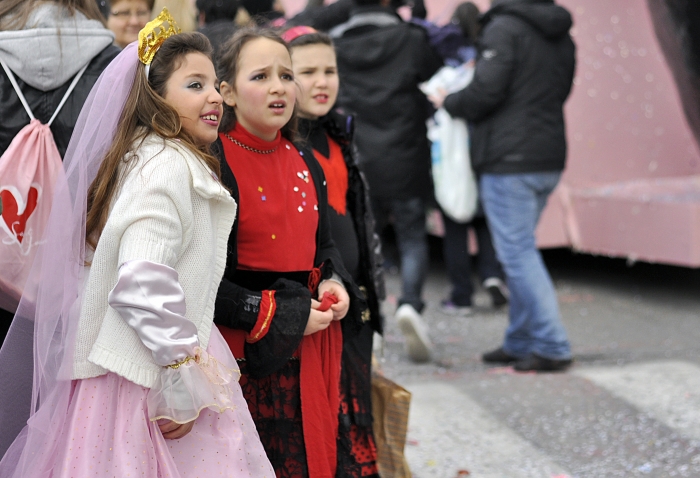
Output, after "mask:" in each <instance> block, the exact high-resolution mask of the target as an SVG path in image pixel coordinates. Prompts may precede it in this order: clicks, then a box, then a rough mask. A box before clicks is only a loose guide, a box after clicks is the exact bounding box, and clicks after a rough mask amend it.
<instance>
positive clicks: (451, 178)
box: [421, 64, 478, 223]
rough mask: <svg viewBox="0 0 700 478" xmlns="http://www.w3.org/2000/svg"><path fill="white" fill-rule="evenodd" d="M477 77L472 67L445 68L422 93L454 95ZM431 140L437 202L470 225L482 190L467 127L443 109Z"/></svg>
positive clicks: (430, 129) (433, 124) (430, 131)
mask: <svg viewBox="0 0 700 478" xmlns="http://www.w3.org/2000/svg"><path fill="white" fill-rule="evenodd" d="M473 77H474V68H473V67H472V66H470V65H468V64H464V65H461V66H459V67H456V68H455V67H450V66H445V67H443V68H441V69H440V70H439V71H438V72H437V73H436V74H435V75H434V76H433V77H432V78H431V79H430V80H429V81H428V82H426V83H424V84H423V85H421V90H422V91H423V92H424V93H425V94H426V95H434V94H436V93H437V92H438V90H440V89H441V90H444V91H447V92H448V93H454V92H456V91H459V90H461V89H462V88H464V87H465V86H467V85H468V84H469V83H470V82H471V80H472V78H473ZM428 139H429V140H430V141H431V142H432V150H431V156H432V162H433V168H432V169H433V184H434V186H435V199H436V200H437V202H438V204H439V205H440V207H441V208H442V210H443V212H444V213H445V214H447V215H448V216H449V217H450V218H451V219H452V220H454V221H456V222H459V223H465V222H469V221H470V220H471V219H472V218H473V217H474V214H475V213H476V209H477V203H478V189H477V184H476V177H475V176H474V171H473V170H472V167H471V158H470V155H469V130H468V129H467V124H466V122H465V121H464V120H462V119H459V118H452V116H450V114H449V113H448V112H447V111H445V109H444V108H440V109H439V110H437V112H436V113H435V115H434V116H433V118H431V119H430V120H429V121H428Z"/></svg>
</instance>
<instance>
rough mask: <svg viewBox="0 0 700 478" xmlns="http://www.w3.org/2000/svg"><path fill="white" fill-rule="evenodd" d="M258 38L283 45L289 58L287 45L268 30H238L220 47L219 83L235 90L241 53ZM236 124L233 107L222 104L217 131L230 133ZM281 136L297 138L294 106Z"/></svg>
mask: <svg viewBox="0 0 700 478" xmlns="http://www.w3.org/2000/svg"><path fill="white" fill-rule="evenodd" d="M258 38H266V39H268V40H272V41H274V42H277V43H279V44H280V45H283V46H284V48H285V49H286V50H287V52H289V56H290V58H291V56H292V54H291V52H290V50H289V45H287V44H286V43H285V42H284V40H282V38H281V37H280V36H279V34H278V33H277V32H276V31H275V30H272V29H270V28H261V27H248V28H243V29H241V30H238V31H237V32H236V33H234V34H233V36H232V37H231V38H230V39H229V40H228V41H227V42H226V43H224V45H223V46H222V47H221V55H220V56H219V58H218V62H217V63H218V65H217V68H216V73H217V76H218V77H219V81H225V82H226V83H228V84H229V85H231V87H233V88H235V85H236V77H237V76H238V67H239V63H240V58H241V51H242V50H243V47H244V46H245V45H246V44H247V43H249V42H251V41H253V40H257V39H258ZM235 124H236V111H235V110H234V109H233V107H231V106H229V105H227V104H226V102H224V115H223V116H222V118H221V123H220V124H219V131H223V132H226V131H230V130H231V129H232V128H233V127H234V126H235ZM281 131H282V136H284V137H285V138H287V139H288V140H290V141H295V140H296V138H297V114H296V106H295V107H294V111H293V112H292V117H291V118H290V119H289V121H288V122H287V124H286V125H284V126H283V127H282V129H281Z"/></svg>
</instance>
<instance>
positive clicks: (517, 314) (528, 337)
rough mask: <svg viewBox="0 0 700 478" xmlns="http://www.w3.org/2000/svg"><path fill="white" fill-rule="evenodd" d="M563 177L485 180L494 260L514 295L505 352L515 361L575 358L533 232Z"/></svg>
mask: <svg viewBox="0 0 700 478" xmlns="http://www.w3.org/2000/svg"><path fill="white" fill-rule="evenodd" d="M560 176H561V173H559V172H544V173H527V174H484V175H483V176H482V177H481V179H480V193H481V200H482V204H483V206H484V210H485V211H486V218H487V219H488V223H489V227H490V229H491V234H492V236H493V243H494V246H495V248H496V254H497V256H498V259H499V260H500V262H501V264H502V265H503V269H504V270H505V273H506V278H507V280H508V288H509V289H510V311H509V320H510V324H509V326H508V330H506V334H505V340H504V342H503V350H504V351H505V352H506V353H507V354H508V355H511V356H513V357H517V358H524V357H526V356H528V355H530V354H533V353H534V354H537V355H539V356H542V357H545V358H549V359H568V358H571V348H570V345H569V341H568V339H567V336H566V330H565V329H564V325H563V324H562V322H561V315H560V313H559V305H558V303H557V296H556V292H555V291H554V285H553V284H552V279H551V277H550V276H549V273H548V272H547V268H546V267H545V265H544V262H543V261H542V256H541V255H540V252H539V250H538V249H537V247H536V245H535V228H536V227H537V222H538V221H539V218H540V214H541V213H542V209H544V206H545V204H546V203H547V198H548V197H549V195H550V194H551V192H552V190H554V188H555V187H556V185H557V183H558V182H559V178H560Z"/></svg>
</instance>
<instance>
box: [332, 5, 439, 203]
mask: <svg viewBox="0 0 700 478" xmlns="http://www.w3.org/2000/svg"><path fill="white" fill-rule="evenodd" d="M331 35H332V36H333V37H334V41H335V45H336V51H337V56H338V72H339V75H340V93H339V97H338V103H337V104H338V106H341V107H342V108H343V109H344V110H346V111H347V112H349V113H352V114H353V115H354V116H355V119H356V123H355V128H356V129H355V140H356V144H357V149H358V152H359V157H358V159H359V163H360V167H361V168H362V170H363V171H364V172H365V174H366V175H367V180H368V181H369V185H370V194H371V195H372V197H377V198H383V199H407V198H411V197H416V196H422V197H429V196H430V194H431V191H432V189H431V188H432V181H431V178H430V148H429V144H428V139H427V137H426V126H425V120H426V119H427V118H428V116H429V115H430V113H431V111H430V107H429V104H428V102H427V100H426V98H425V95H424V94H423V93H421V91H420V90H419V89H418V85H419V84H420V83H422V82H423V81H426V80H427V79H429V78H430V77H431V76H432V75H433V74H434V73H435V72H436V71H437V70H438V69H439V68H440V66H441V65H442V60H441V59H440V58H439V57H438V55H437V54H436V53H435V52H434V51H433V49H432V48H431V47H430V45H429V43H428V38H427V35H426V33H425V31H424V30H423V29H422V28H420V27H418V26H416V25H412V24H409V23H405V22H403V21H402V20H401V19H400V18H399V17H398V16H397V15H396V13H394V12H393V11H392V10H391V9H389V8H384V7H378V6H366V7H358V8H356V9H355V10H353V12H352V15H351V17H350V20H349V21H348V22H347V23H345V24H343V25H339V26H338V27H336V28H335V29H333V30H331Z"/></svg>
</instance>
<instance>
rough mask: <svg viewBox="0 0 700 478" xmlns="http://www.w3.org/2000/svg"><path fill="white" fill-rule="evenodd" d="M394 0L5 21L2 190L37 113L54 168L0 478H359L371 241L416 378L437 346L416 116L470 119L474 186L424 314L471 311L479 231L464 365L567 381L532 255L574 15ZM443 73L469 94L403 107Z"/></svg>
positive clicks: (18, 302)
mask: <svg viewBox="0 0 700 478" xmlns="http://www.w3.org/2000/svg"><path fill="white" fill-rule="evenodd" d="M402 4H403V3H402V2H401V1H399V0H338V1H337V2H335V3H333V4H331V5H328V6H323V5H322V4H318V2H313V3H311V2H310V4H309V6H308V7H307V9H306V10H304V11H303V12H301V13H300V14H298V15H297V16H295V17H293V18H290V19H285V18H284V16H283V14H282V12H281V11H280V6H279V3H277V2H255V1H252V0H248V1H247V2H246V1H245V0H244V1H243V2H242V3H241V4H239V3H238V1H237V0H230V1H222V0H197V2H196V5H197V8H198V12H199V15H198V17H197V20H198V25H199V31H197V32H182V31H181V29H180V27H179V26H178V23H179V22H178V20H179V19H178V18H173V16H172V15H171V12H169V11H168V9H163V10H162V11H157V10H154V7H155V6H156V5H157V4H156V2H155V1H154V0H114V1H110V0H50V1H45V0H6V1H4V2H3V4H2V5H0V61H2V66H3V71H1V72H0V91H2V94H1V95H0V112H2V117H3V120H2V121H1V122H0V154H2V156H1V157H0V171H2V167H3V163H4V162H7V163H9V161H10V159H9V158H8V155H6V154H5V153H6V152H8V151H9V152H10V153H11V152H12V151H13V149H12V148H16V147H17V146H18V142H19V141H20V139H18V138H21V141H25V142H28V143H29V142H31V141H34V140H32V139H24V138H27V136H23V135H22V134H21V131H22V130H23V128H25V127H27V125H28V124H33V122H34V121H35V119H36V120H38V122H40V123H41V124H42V125H47V128H48V129H49V130H50V133H49V136H50V138H51V141H53V142H54V143H55V148H56V150H57V152H58V154H59V155H60V158H61V159H62V161H63V173H62V174H59V175H57V178H56V180H55V184H52V188H53V189H55V193H54V194H53V195H52V198H51V199H52V201H53V202H52V204H51V209H50V211H51V212H50V215H49V216H48V219H47V221H46V224H45V229H43V231H44V232H43V239H42V240H41V241H38V242H37V245H38V246H39V247H38V248H37V249H36V251H34V252H33V253H32V256H31V258H32V259H33V261H32V260H29V259H24V260H25V261H27V264H26V265H24V266H23V267H25V268H26V269H27V271H28V272H27V274H28V277H29V278H28V279H27V281H26V283H25V284H24V285H23V289H24V290H23V293H22V294H21V299H19V297H17V298H13V297H9V294H8V293H7V291H5V290H4V289H3V287H4V286H3V284H4V282H2V281H0V306H1V307H2V309H0V322H1V324H0V325H1V327H0V329H1V333H2V348H1V349H0V403H2V407H0V427H2V429H3V433H2V434H1V436H0V454H1V455H2V456H3V458H2V461H0V476H2V477H5V476H7V477H41V476H54V477H58V476H65V477H68V476H129V475H130V474H131V475H133V476H135V475H137V474H138V475H140V476H151V477H154V478H155V477H156V476H172V477H193V476H218V475H223V476H237V477H238V476H241V477H243V476H248V477H257V478H259V477H278V478H280V477H285V478H287V477H288V478H301V477H310V478H331V477H378V476H380V469H379V465H378V452H377V442H376V441H375V436H374V433H373V421H374V420H373V416H372V400H371V376H372V351H373V340H374V337H375V335H376V334H381V333H382V330H383V321H384V318H383V317H382V314H381V304H382V301H383V300H384V299H385V291H384V277H383V266H384V264H385V258H384V257H383V254H382V245H381V244H382V239H384V238H386V233H387V230H388V229H389V228H391V229H393V231H394V236H395V239H396V246H397V255H398V265H399V270H400V275H401V284H402V289H401V296H400V298H399V300H398V304H397V308H396V311H395V315H394V320H396V322H397V324H398V326H399V328H400V329H401V331H402V333H403V334H404V336H405V339H406V351H407V354H408V356H409V358H410V359H411V360H413V361H414V362H417V363H419V362H426V361H429V360H430V359H431V356H432V354H433V351H434V350H433V345H432V343H431V340H430V330H429V329H428V327H427V325H426V322H425V321H424V320H423V317H422V315H423V313H424V310H425V307H426V303H425V301H424V300H423V286H424V283H425V280H426V276H427V272H428V266H429V248H428V240H427V232H426V210H427V209H428V208H429V207H433V206H434V200H433V190H432V187H433V185H432V180H431V172H430V171H431V145H430V142H429V140H428V137H427V134H426V121H427V120H428V119H429V118H430V116H431V115H432V114H433V113H434V112H435V109H436V108H444V109H445V110H446V111H447V112H448V113H449V114H450V115H452V116H453V117H456V118H457V117H458V118H464V119H465V120H466V121H467V122H468V124H469V129H470V132H471V138H472V139H471V141H472V145H471V163H472V167H473V169H474V170H475V171H476V173H477V175H478V178H479V191H480V205H479V207H478V208H477V212H476V214H475V215H474V217H473V218H471V219H470V220H469V221H468V222H466V223H461V222H459V221H455V220H453V219H452V218H450V217H449V216H448V215H447V214H443V220H444V224H445V238H444V250H443V252H444V256H445V262H446V264H447V269H448V275H449V279H450V282H451V285H452V290H451V291H449V294H447V295H446V297H445V299H444V300H443V301H442V303H441V304H440V310H441V311H442V312H443V313H446V314H461V315H468V314H470V313H471V306H472V295H473V293H474V284H473V278H472V275H473V274H472V269H471V261H472V258H471V254H470V247H469V241H468V239H467V238H468V230H469V229H473V230H474V232H475V235H476V238H477V239H478V255H477V264H478V275H479V279H480V282H481V284H482V287H483V288H484V289H485V290H487V291H488V293H489V294H490V296H491V298H492V302H493V306H494V307H502V306H504V305H506V304H507V303H510V306H509V318H510V325H509V328H508V330H507V331H506V335H505V338H504V343H503V345H502V346H501V347H498V348H497V349H496V350H494V351H491V352H488V353H486V354H484V355H483V357H482V359H483V361H484V362H486V363H513V366H514V368H515V369H516V370H521V371H533V370H534V371H561V370H565V369H566V368H567V367H568V366H569V365H570V364H571V360H572V357H571V351H570V347H569V343H568V339H567V336H566V331H565V330H564V328H563V326H562V324H561V320H560V316H559V311H558V307H557V302H556V296H555V294H554V290H553V286H552V283H551V279H550V278H549V275H548V273H547V270H546V268H545V266H544V264H543V262H542V259H541V257H540V255H539V252H538V251H537V249H536V246H535V241H534V230H535V227H536V225H537V221H538V219H539V215H540V213H541V211H542V209H543V207H544V205H545V203H546V199H547V196H548V195H549V194H550V193H551V191H552V190H553V189H554V187H555V186H556V184H557V182H558V180H559V176H560V174H561V171H562V169H563V167H564V163H565V157H566V143H565V136H564V118H563V112H562V106H563V103H564V101H565V100H566V98H567V96H568V94H569V92H570V89H571V84H572V80H573V70H574V44H573V42H572V41H571V38H570V36H569V34H568V31H569V29H570V28H571V16H570V14H569V13H568V12H567V11H566V10H565V9H564V8H563V7H561V6H558V5H556V4H555V3H554V2H553V1H552V0H493V1H492V5H491V8H490V9H489V10H488V11H487V12H485V13H484V14H480V12H479V10H478V8H477V7H476V6H475V5H474V4H473V3H471V2H466V3H464V4H462V5H460V6H459V7H458V8H457V9H456V10H455V13H454V15H453V18H452V21H451V22H450V23H449V24H448V25H444V26H438V25H435V24H433V23H431V22H429V21H427V20H426V11H425V8H424V6H423V4H422V2H416V4H414V5H413V17H412V18H410V19H408V20H406V19H405V18H402V16H400V15H399V14H397V8H399V7H401V6H402ZM244 9H245V11H246V13H243V14H242V11H243V10H244ZM37 53H38V54H39V56H40V58H38V59H37V60H36V61H31V62H27V61H26V58H29V57H31V56H32V55H35V54H37ZM464 63H467V64H469V65H471V67H473V68H474V79H473V81H472V82H471V83H470V84H469V86H467V87H466V88H465V89H463V90H462V91H459V92H457V93H455V94H451V95H447V94H438V95H434V96H430V97H427V96H426V95H425V94H424V93H423V92H421V90H420V88H419V87H420V85H421V84H422V83H424V82H426V81H428V80H429V79H430V78H431V77H432V76H433V75H434V74H435V73H436V72H437V71H438V70H439V69H440V68H441V67H442V66H443V65H445V64H447V65H459V64H464ZM30 120H31V122H30ZM30 145H31V143H30ZM433 154H434V152H433ZM15 161H18V159H15ZM465 161H469V158H465ZM16 169H17V168H16ZM20 169H21V168H20ZM32 174H38V173H36V172H35V171H27V172H26V175H32ZM3 180H4V178H0V193H2V196H0V199H2V202H1V203H0V212H3V211H9V212H7V213H6V214H3V216H2V223H3V224H4V225H5V226H7V227H4V228H2V229H0V233H3V234H8V235H9V239H7V238H3V241H2V244H4V245H8V247H9V245H17V246H19V245H21V242H22V240H23V237H27V235H26V234H27V231H28V230H29V227H30V226H28V225H27V224H30V223H28V222H27V221H28V218H29V217H30V216H31V214H32V210H33V207H35V206H28V203H27V200H26V199H22V200H19V199H18V197H17V195H18V194H20V193H19V192H17V191H18V189H17V188H16V187H14V186H12V185H5V184H4V183H3ZM31 184H32V185H33V186H32V187H34V188H35V189H39V196H38V199H36V201H39V200H44V199H45V198H43V197H41V196H40V194H41V187H40V186H38V185H37V184H36V183H31ZM20 199H21V198H20ZM22 201H24V202H22ZM9 214H12V215H13V216H12V220H13V221H15V222H12V223H9V222H8V219H7V218H9V217H10V216H9ZM3 224H0V225H3ZM20 225H21V230H20V229H19V228H20ZM30 225H31V224H30ZM25 228H26V229H27V230H26V231H25ZM18 231H20V232H18ZM25 245H26V244H25ZM3 260H4V259H3V256H2V251H0V264H2V261H3ZM15 266H16V264H15ZM0 279H2V278H1V277H0ZM15 286H18V285H17V284H15ZM19 287H20V289H21V288H22V286H19ZM374 418H375V419H376V417H374ZM88 470H89V471H88Z"/></svg>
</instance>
